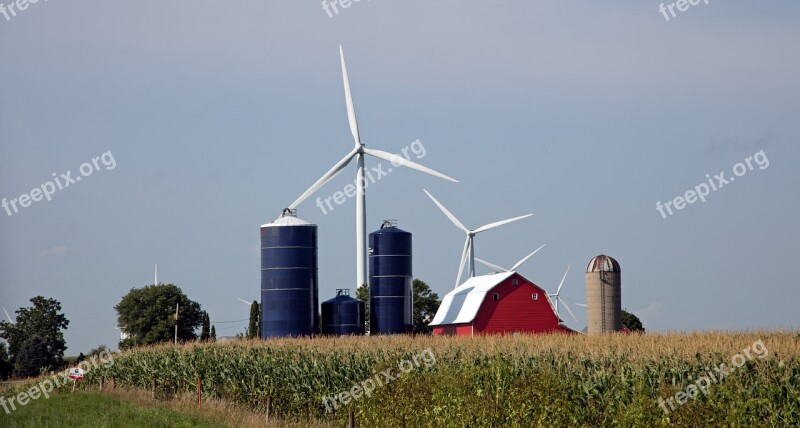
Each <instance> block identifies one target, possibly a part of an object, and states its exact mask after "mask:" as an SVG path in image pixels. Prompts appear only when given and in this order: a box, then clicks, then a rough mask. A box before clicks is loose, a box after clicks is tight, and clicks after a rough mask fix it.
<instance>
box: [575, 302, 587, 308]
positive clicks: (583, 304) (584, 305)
mask: <svg viewBox="0 0 800 428" xmlns="http://www.w3.org/2000/svg"><path fill="white" fill-rule="evenodd" d="M574 305H575V306H580V307H583V308H585V307H586V303H575V304H574Z"/></svg>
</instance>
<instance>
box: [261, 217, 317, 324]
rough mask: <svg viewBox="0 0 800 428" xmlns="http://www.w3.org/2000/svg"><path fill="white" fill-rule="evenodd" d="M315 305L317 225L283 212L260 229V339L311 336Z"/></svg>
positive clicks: (314, 319) (314, 321)
mask: <svg viewBox="0 0 800 428" xmlns="http://www.w3.org/2000/svg"><path fill="white" fill-rule="evenodd" d="M318 305H319V297H318V279H317V225H315V224H311V223H309V222H307V221H304V220H301V219H299V218H297V212H296V211H295V210H289V209H286V210H284V212H283V214H282V215H281V216H280V218H278V219H277V220H275V221H273V222H270V223H267V224H264V225H262V226H261V320H262V322H261V338H262V339H269V338H274V337H292V336H310V335H312V334H314V333H315V331H316V328H317V325H318V324H319V322H318V319H319V314H318V312H317V308H318Z"/></svg>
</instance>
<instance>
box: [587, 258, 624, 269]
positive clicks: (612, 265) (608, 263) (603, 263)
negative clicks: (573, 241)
mask: <svg viewBox="0 0 800 428" xmlns="http://www.w3.org/2000/svg"><path fill="white" fill-rule="evenodd" d="M619 271H620V269H619V263H618V262H617V261H616V260H614V258H613V257H611V256H607V255H605V254H601V255H599V256H597V257H595V258H593V259H592V260H589V264H588V265H587V266H586V272H619Z"/></svg>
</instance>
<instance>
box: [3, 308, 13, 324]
mask: <svg viewBox="0 0 800 428" xmlns="http://www.w3.org/2000/svg"><path fill="white" fill-rule="evenodd" d="M3 312H5V313H6V318H8V322H10V323H11V324H14V321H13V320H12V319H11V315H9V314H8V311H7V310H6V307H5V306H3Z"/></svg>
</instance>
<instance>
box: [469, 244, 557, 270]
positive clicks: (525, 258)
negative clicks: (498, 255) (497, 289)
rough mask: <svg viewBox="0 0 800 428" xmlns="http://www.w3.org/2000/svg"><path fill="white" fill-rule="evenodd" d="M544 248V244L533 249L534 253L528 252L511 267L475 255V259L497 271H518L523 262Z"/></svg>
mask: <svg viewBox="0 0 800 428" xmlns="http://www.w3.org/2000/svg"><path fill="white" fill-rule="evenodd" d="M542 248H544V245H542V246H541V247H539V248H537V249H535V250H533V252H532V253H530V254H528V255H527V256H525V257H523V258H522V260H520V261H518V262H517V263H516V264H515V265H514V266H512V267H511V269H506V268H504V267H502V266H498V265H496V264H494V263H489V262H487V261H486V260H481V259H479V258H477V257H475V261H476V262H479V263H482V264H484V265H486V266H488V267H490V268H492V269H494V270H495V271H497V272H513V271H516V270H517V269H518V268H519V267H520V266H522V265H523V263H525V262H527V261H528V259H530V258H531V257H533V255H534V254H536V253H538V252H539V250H541V249H542Z"/></svg>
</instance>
